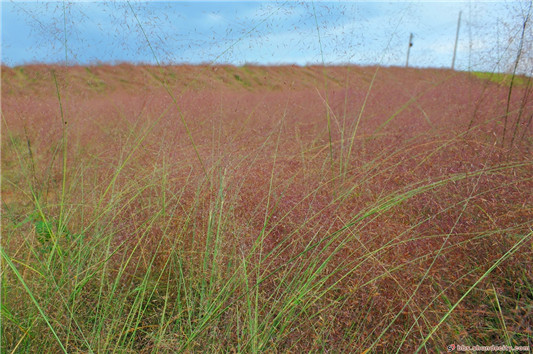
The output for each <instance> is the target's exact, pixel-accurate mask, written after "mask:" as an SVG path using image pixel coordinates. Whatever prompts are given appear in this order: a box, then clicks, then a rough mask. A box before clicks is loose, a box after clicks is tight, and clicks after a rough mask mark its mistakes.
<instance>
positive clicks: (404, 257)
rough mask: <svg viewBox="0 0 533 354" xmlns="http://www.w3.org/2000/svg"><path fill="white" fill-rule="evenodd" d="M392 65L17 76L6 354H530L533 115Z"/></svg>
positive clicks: (502, 98)
mask: <svg viewBox="0 0 533 354" xmlns="http://www.w3.org/2000/svg"><path fill="white" fill-rule="evenodd" d="M530 94H531V87H530V85H515V87H514V88H513V91H512V95H509V87H508V86H505V85H499V84H497V83H494V82H493V81H491V80H485V78H484V77H475V76H474V75H471V74H469V73H461V72H455V71H448V70H435V69H424V70H422V69H404V68H383V67H381V68H378V67H357V66H350V67H319V66H316V67H293V66H281V67H261V66H245V67H231V66H214V67H209V66H168V67H151V66H133V65H126V64H123V65H117V66H105V65H101V66H92V67H75V66H74V67H68V68H65V67H60V66H44V65H41V66H39V65H35V66H25V67H16V68H7V67H2V132H1V138H2V140H1V147H2V160H1V163H2V165H1V167H2V184H1V192H2V220H1V227H2V238H1V257H0V259H1V306H0V309H1V313H0V316H1V321H0V322H1V333H0V338H1V343H2V352H4V351H5V352H30V353H52V352H83V353H85V352H119V353H130V352H143V353H152V352H160V353H166V352H169V353H170V352H200V351H204V352H263V351H266V352H308V351H312V352H323V351H324V352H325V351H328V352H364V353H371V352H386V353H393V352H398V353H404V352H426V353H434V352H440V351H446V348H447V346H448V345H451V344H460V345H509V346H518V345H520V346H530V347H532V346H533V344H532V343H531V341H532V336H533V261H532V260H533V159H532V154H531V147H532V143H533V140H532V135H531V133H532V130H533V127H532V125H531V120H532V116H533V100H532V99H531V97H530Z"/></svg>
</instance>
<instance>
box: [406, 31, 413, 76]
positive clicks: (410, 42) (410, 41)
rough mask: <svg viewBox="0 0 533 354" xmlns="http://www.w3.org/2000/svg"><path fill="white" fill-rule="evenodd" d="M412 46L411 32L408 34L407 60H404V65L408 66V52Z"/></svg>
mask: <svg viewBox="0 0 533 354" xmlns="http://www.w3.org/2000/svg"><path fill="white" fill-rule="evenodd" d="M412 46H413V34H412V33H411V35H410V36H409V46H408V47H407V60H406V61H405V67H406V68H407V67H408V66H409V52H411V47H412Z"/></svg>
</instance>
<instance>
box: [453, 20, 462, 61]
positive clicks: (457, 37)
mask: <svg viewBox="0 0 533 354" xmlns="http://www.w3.org/2000/svg"><path fill="white" fill-rule="evenodd" d="M461 13H462V11H459V19H458V20H457V33H456V34H455V46H454V47H453V59H452V70H453V69H454V68H455V56H456V55H457V42H458V41H459V29H460V28H461Z"/></svg>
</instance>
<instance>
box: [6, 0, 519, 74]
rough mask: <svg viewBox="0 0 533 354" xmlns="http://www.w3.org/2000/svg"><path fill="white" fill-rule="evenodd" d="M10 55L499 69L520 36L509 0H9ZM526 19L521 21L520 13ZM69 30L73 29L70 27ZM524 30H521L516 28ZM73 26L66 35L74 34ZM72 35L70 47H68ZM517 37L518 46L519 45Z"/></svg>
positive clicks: (15, 61) (84, 60)
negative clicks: (410, 42)
mask: <svg viewBox="0 0 533 354" xmlns="http://www.w3.org/2000/svg"><path fill="white" fill-rule="evenodd" d="M1 5H2V8H1V11H2V14H1V16H2V53H1V57H2V63H4V64H7V65H10V66H14V65H21V64H25V63H35V62H44V63H58V62H65V60H66V61H67V63H69V64H94V63H97V62H105V63H116V62H134V63H139V62H143V63H154V64H155V63H156V62H160V63H192V64H198V63H221V64H222V63H230V64H235V65H242V64H244V63H255V64H263V65H269V64H299V65H306V64H320V63H325V64H344V63H353V64H359V65H371V64H381V65H396V66H403V65H405V61H406V54H407V47H408V39H409V34H410V33H413V34H414V41H413V44H414V45H413V47H412V48H411V53H410V59H409V64H410V66H415V67H450V65H451V61H452V56H453V47H454V41H455V33H456V26H457V18H458V14H459V11H462V21H461V31H460V35H459V43H458V52H457V60H456V68H458V69H461V70H469V69H475V70H486V71H493V70H497V69H505V68H503V66H504V65H503V64H501V63H500V65H499V66H498V65H497V62H498V58H503V59H504V60H503V61H504V62H505V61H506V60H507V62H508V61H509V60H508V59H509V58H511V57H512V55H511V52H512V50H507V51H506V50H505V48H506V46H507V44H508V43H509V37H511V39H513V40H514V41H515V42H516V38H515V37H516V36H517V34H516V28H515V27H516V26H515V27H513V18H511V17H510V14H511V12H510V11H509V6H514V7H515V8H516V7H517V6H518V7H519V6H520V5H521V4H520V3H511V4H509V3H502V2H475V1H470V2H458V1H455V2H451V1H449V2H446V1H437V2H425V1H411V2H406V1H397V2H357V1H352V2H343V1H335V2H325V1H314V2H309V1H307V2H296V1H270V2H262V1H248V2H246V1H240V2H218V1H210V2H185V1H180V2H139V1H131V2H125V1H118V2H107V1H104V2H98V3H96V2H89V1H70V2H67V3H66V6H65V7H64V6H63V3H61V2H48V1H38V2H37V1H33V2H19V1H5V0H4V1H2V2H1ZM515 22H516V21H515ZM65 29H66V32H65ZM513 31H514V32H513ZM65 33H66V36H65ZM65 37H66V48H67V51H66V52H65ZM512 48H513V46H512V45H511V49H512Z"/></svg>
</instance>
